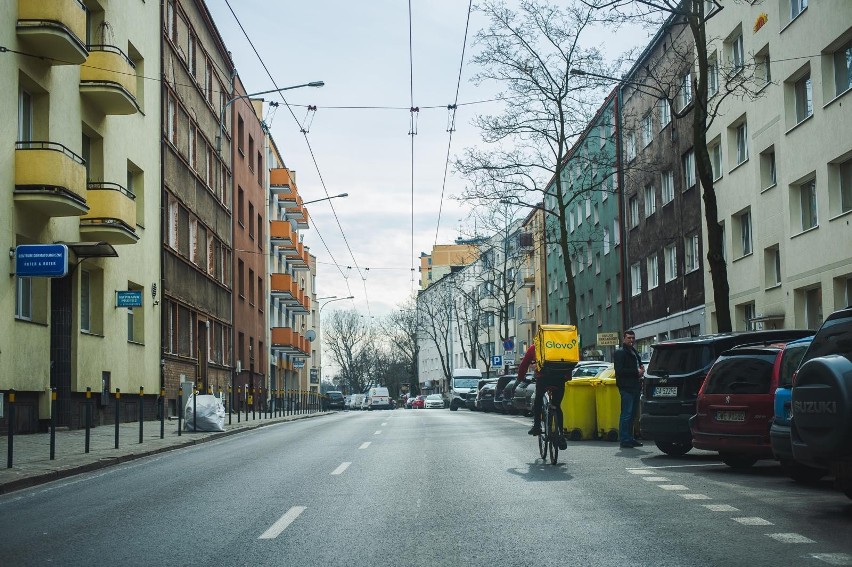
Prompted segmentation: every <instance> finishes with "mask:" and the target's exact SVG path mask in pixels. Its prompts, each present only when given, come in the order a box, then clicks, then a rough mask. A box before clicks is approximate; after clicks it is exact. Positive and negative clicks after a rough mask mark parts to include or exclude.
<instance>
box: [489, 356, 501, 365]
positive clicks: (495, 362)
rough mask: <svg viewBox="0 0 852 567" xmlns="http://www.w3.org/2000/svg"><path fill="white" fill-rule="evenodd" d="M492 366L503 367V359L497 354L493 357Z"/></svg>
mask: <svg viewBox="0 0 852 567" xmlns="http://www.w3.org/2000/svg"><path fill="white" fill-rule="evenodd" d="M491 366H503V357H502V356H501V355H499V354H495V355H494V356H492V357H491Z"/></svg>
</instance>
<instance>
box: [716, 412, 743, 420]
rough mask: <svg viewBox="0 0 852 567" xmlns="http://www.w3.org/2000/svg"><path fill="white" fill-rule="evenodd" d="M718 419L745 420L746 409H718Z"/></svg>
mask: <svg viewBox="0 0 852 567" xmlns="http://www.w3.org/2000/svg"><path fill="white" fill-rule="evenodd" d="M716 421H745V412H744V411H717V412H716Z"/></svg>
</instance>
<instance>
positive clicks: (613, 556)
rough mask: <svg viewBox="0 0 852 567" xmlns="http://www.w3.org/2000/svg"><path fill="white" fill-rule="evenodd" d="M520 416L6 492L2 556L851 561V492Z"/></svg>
mask: <svg viewBox="0 0 852 567" xmlns="http://www.w3.org/2000/svg"><path fill="white" fill-rule="evenodd" d="M528 423H529V420H528V419H527V418H521V417H511V416H501V415H497V414H481V413H472V412H468V411H464V410H462V411H458V412H450V411H448V410H396V411H387V412H341V413H337V414H334V415H330V416H327V417H323V418H318V419H310V420H301V421H296V422H290V423H283V424H280V425H273V426H268V427H264V428H261V429H258V430H254V431H251V432H247V433H244V434H240V435H235V436H230V437H226V438H223V439H222V440H220V441H215V442H210V443H205V444H202V445H197V446H193V447H189V448H186V449H180V450H176V451H171V452H168V453H164V454H162V455H159V456H155V457H151V458H145V459H141V460H138V461H134V462H132V463H128V464H125V465H119V466H115V467H111V468H108V469H103V470H100V471H97V472H95V473H89V474H84V475H80V476H77V477H73V478H70V479H65V480H61V481H56V482H53V483H50V484H46V485H42V486H38V487H34V488H32V489H27V490H22V491H18V492H15V493H12V494H9V495H6V496H0V518H2V520H0V565H3V566H4V567H5V566H17V565H45V564H51V565H84V564H88V565H113V564H117V565H157V564H169V565H252V566H254V565H298V566H303V565H304V566H313V565H317V566H319V565H355V566H358V565H406V566H407V565H423V566H435V565H471V566H479V565H482V566H502V565H525V566H526V565H563V564H564V565H569V564H570V565H589V566H629V565H654V566H670V565H671V566H686V565H748V566H749V567H757V566H762V565H767V566H770V565H771V566H773V567H778V566H787V565H803V566H807V565H814V566H822V565H852V541H850V539H849V537H848V534H849V533H850V528H852V501H850V500H848V499H847V498H846V497H845V496H843V495H842V494H841V493H838V492H834V491H833V490H831V488H830V483H829V482H828V481H825V482H822V483H820V484H817V485H815V486H814V485H811V486H802V485H798V484H795V483H793V482H792V481H790V480H789V479H787V478H786V477H785V476H784V475H783V474H782V473H781V471H780V468H779V467H778V466H777V465H776V464H774V463H772V462H770V461H762V462H760V463H759V464H758V465H757V466H755V467H754V468H752V469H750V470H748V471H734V470H732V469H729V468H728V467H726V466H725V465H723V464H721V462H719V461H718V459H717V458H716V457H715V455H714V454H712V453H706V452H700V451H694V452H692V453H690V454H688V455H686V456H685V457H681V458H671V457H667V456H665V455H663V454H662V453H660V452H659V451H658V450H657V449H656V448H654V447H652V446H650V447H648V446H646V447H642V448H639V449H632V450H624V449H620V448H619V447H618V446H617V444H614V443H606V442H597V441H583V442H573V443H570V444H569V447H568V450H567V451H564V452H562V453H560V463H559V464H558V465H557V466H553V465H550V464H544V463H543V462H542V461H541V459H538V458H537V457H538V454H537V447H536V445H535V443H534V441H533V439H532V438H530V437H529V436H527V435H526V429H527V427H528Z"/></svg>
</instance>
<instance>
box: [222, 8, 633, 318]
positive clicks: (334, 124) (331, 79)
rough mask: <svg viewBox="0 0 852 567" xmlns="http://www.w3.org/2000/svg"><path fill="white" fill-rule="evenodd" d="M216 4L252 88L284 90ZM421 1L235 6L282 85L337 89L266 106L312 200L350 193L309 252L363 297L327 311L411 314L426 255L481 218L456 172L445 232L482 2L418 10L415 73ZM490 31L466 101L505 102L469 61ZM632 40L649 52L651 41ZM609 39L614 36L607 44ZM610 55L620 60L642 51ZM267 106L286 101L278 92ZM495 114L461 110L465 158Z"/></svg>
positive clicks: (325, 206) (325, 216) (327, 289)
mask: <svg viewBox="0 0 852 567" xmlns="http://www.w3.org/2000/svg"><path fill="white" fill-rule="evenodd" d="M207 4H208V6H209V8H210V11H211V12H212V14H213V18H214V21H215V23H216V26H217V27H218V29H219V32H220V33H221V34H222V36H223V38H224V40H225V43H226V45H227V47H228V49H229V50H230V51H231V52H232V56H233V59H234V63H235V65H236V67H237V72H238V73H239V75H240V77H241V79H242V82H243V84H244V85H245V88H246V90H247V91H248V92H249V93H253V92H260V91H265V90H269V89H273V88H276V87H275V86H274V85H273V83H272V80H271V79H270V78H269V77H268V75H267V74H266V71H265V70H264V69H263V66H262V65H261V62H260V60H259V59H258V57H257V56H256V55H255V53H254V52H253V51H252V48H251V46H250V45H249V42H248V40H247V39H246V38H245V36H244V35H243V32H242V31H241V30H240V27H239V25H238V23H237V20H236V19H235V18H234V15H232V14H231V11H230V9H229V8H228V5H227V4H226V2H225V0H207ZM408 4H409V3H408V2H406V1H404V0H368V1H362V2H352V1H348V0H312V1H310V2H304V1H300V2H295V1H290V0H286V1H283V0H282V1H277V0H276V1H275V2H268V1H261V0H230V5H231V7H232V8H233V10H234V12H235V13H236V16H237V18H239V21H240V22H241V23H242V25H243V27H244V28H245V30H246V31H247V32H248V34H249V36H250V37H251V40H252V42H253V43H254V46H255V48H256V49H257V51H258V53H259V54H260V57H261V58H262V60H263V63H265V65H266V66H267V67H268V69H269V71H270V73H271V74H272V77H273V78H274V79H275V83H277V86H278V87H285V86H291V85H297V84H302V83H307V82H311V81H320V80H321V81H324V82H325V87H323V88H319V89H314V88H304V89H299V90H292V91H288V92H286V93H284V95H285V96H286V99H287V102H288V103H290V105H291V109H292V114H291V113H290V111H288V110H287V108H286V107H285V106H284V104H283V103H282V104H281V105H280V106H279V107H278V108H277V109H272V110H273V111H274V114H270V108H269V107H268V106H265V119H266V121H267V123H269V124H271V131H272V135H273V137H274V138H275V141H276V144H277V145H278V148H279V149H280V150H281V152H282V153H283V157H284V160H285V163H286V164H287V167H289V168H290V169H293V170H295V171H296V172H297V174H296V177H297V184H298V187H299V193H300V194H301V195H302V197H303V199H304V200H305V201H310V200H313V199H320V198H323V197H325V196H326V191H327V194H328V195H337V194H339V193H348V194H349V197H347V198H340V199H333V200H331V201H325V202H320V203H315V204H313V205H308V206H307V208H308V210H309V212H310V215H311V220H312V222H311V229H310V230H307V231H304V232H305V243H306V244H307V245H309V246H310V250H311V252H312V253H313V254H314V255H316V257H317V262H318V268H317V288H318V289H317V290H316V292H317V297H326V296H338V297H345V296H348V295H354V296H355V299H354V300H352V301H338V302H335V303H332V304H330V305H329V308H328V310H326V314H327V312H328V311H330V310H332V309H335V308H353V307H354V308H356V309H358V310H359V311H360V312H361V313H363V314H364V315H368V314H369V315H372V316H382V315H385V314H387V313H388V312H389V311H391V310H392V309H394V308H395V307H397V306H398V305H399V304H401V303H402V302H404V301H405V300H406V299H407V298H408V297H410V296H411V295H412V293H413V292H415V291H416V290H417V289H418V288H419V272H418V271H416V270H417V268H418V267H419V259H418V257H419V255H420V253H421V252H427V253H428V252H430V251H431V249H432V245H433V244H434V243H435V238H436V229H437V241H438V243H440V244H444V243H451V242H452V241H453V240H455V239H456V237H457V236H459V234H460V233H459V227H460V226H461V225H463V224H464V222H465V220H464V219H466V217H467V214H468V213H467V211H468V207H466V206H465V205H463V204H460V203H458V202H457V201H455V200H453V199H452V198H451V197H452V196H453V195H458V194H460V193H461V191H462V189H463V187H464V182H463V180H462V179H461V178H459V177H458V176H457V175H454V174H453V172H452V167H450V168H449V170H448V173H447V178H446V185H445V187H444V199H443V211H442V215H441V222H440V227H438V210H439V207H441V204H442V200H441V192H442V187H443V186H444V182H443V179H444V169H445V164H446V158H447V147H448V142H449V134H448V133H447V125H448V111H447V108H446V107H447V105H448V104H451V103H452V102H453V100H454V99H455V96H456V86H457V82H458V78H459V64H460V61H461V57H462V47H463V43H464V41H463V40H464V34H465V23H466V19H467V9H468V2H466V1H464V0H428V1H424V0H412V1H411V4H412V18H411V30H412V45H413V49H412V52H413V56H412V59H413V66H412V64H411V61H410V58H409V13H408ZM483 23H484V22H483V20H482V17H481V16H480V15H478V14H476V12H474V14H473V15H472V16H471V22H470V31H469V33H468V42H467V49H466V52H465V65H464V67H463V69H462V79H461V88H460V90H459V95H458V101H459V103H460V104H462V103H469V102H473V101H480V100H487V99H491V98H494V95H495V94H496V89H495V88H494V87H490V88H486V87H477V86H475V85H474V84H473V83H471V82H470V77H471V76H472V75H473V74H474V71H475V70H474V69H473V67H472V66H471V65H470V64H469V63H468V62H469V61H470V59H471V56H472V53H473V50H474V49H475V48H473V47H472V46H471V44H472V41H473V36H474V34H475V32H476V30H477V29H479V28H481V27H482V26H483ZM624 37H628V38H629V37H631V36H629V34H620V35H619V38H620V39H619V41H624V39H623V38H624ZM632 37H633V38H635V39H634V40H633V42H634V44H635V43H639V42H641V38H642V37H645V34H643V33H635V34H633V35H632ZM605 39H606V38H605V37H604V36H602V37H601V40H600V41H601V42H603V41H605ZM605 47H606V49H607V52H608V53H609V54H610V55H611V56H615V55H618V54H619V53H621V52H622V51H624V50H626V49H627V48H629V47H632V45H630V44H625V45H624V46H623V47H622V46H621V45H609V46H605ZM412 68H413V92H414V96H413V99H414V100H413V106H416V107H419V108H420V112H419V113H418V117H417V127H416V132H417V134H416V135H415V136H413V138H414V162H413V163H414V165H413V203H414V207H413V227H412V159H411V155H412V150H411V140H412V136H410V135H409V131H410V122H411V114H412V113H411V112H410V111H409V108H410V107H411V106H412V103H411V98H412V97H411V84H412V75H411V70H412ZM265 98H266V99H267V100H272V101H278V102H281V98H280V97H278V96H277V95H274V94H273V95H266V96H265ZM307 105H316V106H317V107H318V110H317V111H316V113H315V114H314V116H313V119H312V122H311V123H310V126H309V128H308V134H307V142H306V140H305V138H306V136H304V135H303V134H302V133H301V132H300V129H301V128H302V126H303V125H304V124H303V121H304V120H305V118H306V116H307V114H308V113H307V109H306V108H305V107H306V106H307ZM333 107H393V108H392V109H354V108H350V109H343V108H333ZM427 107H436V108H427ZM489 111H490V112H495V111H497V107H496V106H494V105H493V103H492V104H472V105H466V106H460V108H459V111H458V112H457V114H456V131H455V133H454V134H453V139H452V148H451V150H450V152H451V156H454V155H458V154H460V153H461V152H462V151H463V149H464V148H465V147H469V146H473V145H476V144H477V142H478V141H479V133H478V132H477V131H476V130H475V129H474V127H473V126H471V120H472V119H473V117H474V116H475V114H477V113H481V112H489ZM294 115H295V118H294ZM308 142H309V143H310V147H309V145H308ZM312 154H313V156H312ZM314 160H316V164H315V163H314ZM323 182H324V185H325V187H323ZM332 205H333V207H334V211H336V218H335V216H334V214H333V213H332ZM338 222H339V226H338ZM412 231H413V248H412ZM320 237H321V238H320ZM323 241H324V243H323ZM412 265H413V266H414V268H415V272H414V274H413V284H412V272H411V268H412ZM359 268H360V271H359ZM321 303H323V302H321Z"/></svg>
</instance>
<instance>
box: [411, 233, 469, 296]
mask: <svg viewBox="0 0 852 567" xmlns="http://www.w3.org/2000/svg"><path fill="white" fill-rule="evenodd" d="M478 253H479V252H478V248H477V246H476V244H470V243H460V242H457V243H455V244H436V245H434V246H433V247H432V253H431V254H426V253H425V252H422V253H421V254H420V289H426V288H427V287H429V286H430V285H431V284H432V283H433V282H436V281H438V280H440V279H441V278H442V277H444V276H445V275H447V274H449V273H450V272H452V270H453V267H456V268H459V267H461V266H467V265H468V264H470V263H471V262H473V261H474V260H475V259H476V255H477V254H478Z"/></svg>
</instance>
